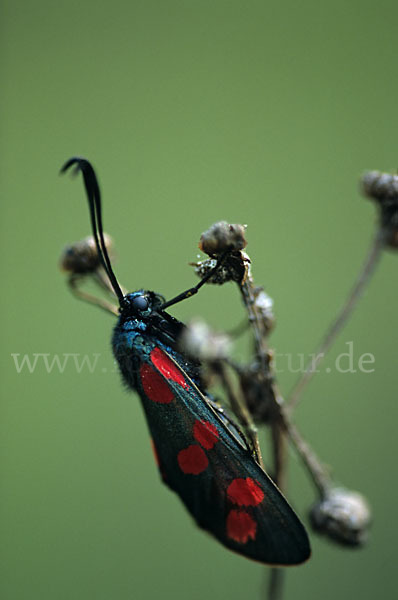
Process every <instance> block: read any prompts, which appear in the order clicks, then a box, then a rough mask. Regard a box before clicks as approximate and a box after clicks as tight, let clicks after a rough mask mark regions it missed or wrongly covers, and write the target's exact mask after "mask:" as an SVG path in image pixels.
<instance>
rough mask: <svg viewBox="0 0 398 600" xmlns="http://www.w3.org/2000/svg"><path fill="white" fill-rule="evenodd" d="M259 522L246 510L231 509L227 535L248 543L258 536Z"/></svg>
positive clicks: (237, 540) (242, 542) (236, 540)
mask: <svg viewBox="0 0 398 600" xmlns="http://www.w3.org/2000/svg"><path fill="white" fill-rule="evenodd" d="M256 531H257V523H256V522H255V520H254V519H253V517H251V516H250V515H249V514H248V513H247V512H246V511H245V510H235V509H233V510H231V511H230V513H229V514H228V517H227V536H228V537H229V538H230V539H232V540H235V542H239V543H241V544H246V543H247V542H248V541H249V540H250V539H252V540H254V539H255V538H256Z"/></svg>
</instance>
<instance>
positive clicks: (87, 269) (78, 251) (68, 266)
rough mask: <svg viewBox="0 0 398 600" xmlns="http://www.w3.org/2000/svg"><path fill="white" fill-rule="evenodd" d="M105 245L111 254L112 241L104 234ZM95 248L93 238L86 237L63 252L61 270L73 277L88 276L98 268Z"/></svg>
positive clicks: (98, 262)
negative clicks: (73, 275)
mask: <svg viewBox="0 0 398 600" xmlns="http://www.w3.org/2000/svg"><path fill="white" fill-rule="evenodd" d="M104 239H105V245H106V248H107V250H108V253H109V254H110V255H111V254H112V249H113V240H112V238H111V236H110V235H108V234H107V233H104ZM100 264H101V263H100V259H99V257H98V252H97V248H96V245H95V240H94V238H93V236H91V235H90V236H87V237H85V238H84V239H82V240H79V241H78V242H74V243H73V244H71V245H70V246H66V248H65V249H64V250H63V252H62V255H61V260H60V266H61V269H62V270H64V271H68V272H69V273H72V274H75V275H88V274H89V273H93V272H94V271H96V270H97V269H98V267H99V266H100Z"/></svg>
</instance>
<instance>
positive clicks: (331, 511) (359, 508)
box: [310, 488, 371, 546]
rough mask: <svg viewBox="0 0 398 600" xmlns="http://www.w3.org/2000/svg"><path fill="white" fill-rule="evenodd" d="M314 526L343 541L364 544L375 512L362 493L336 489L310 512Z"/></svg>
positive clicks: (341, 542)
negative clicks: (372, 514)
mask: <svg viewBox="0 0 398 600" xmlns="http://www.w3.org/2000/svg"><path fill="white" fill-rule="evenodd" d="M310 519H311V523H312V526H313V527H314V529H316V530H317V531H318V532H320V533H323V534H325V535H327V536H328V537H330V538H332V539H333V540H335V541H337V542H339V543H340V544H344V545H348V546H362V545H364V544H365V543H366V541H367V538H368V530H369V526H370V521H371V511H370V507H369V505H368V503H367V501H366V499H365V498H364V497H363V496H362V495H361V494H359V493H358V492H353V491H350V490H346V489H343V488H333V489H331V490H330V491H329V492H328V493H327V494H326V496H325V497H324V498H323V499H322V500H320V501H319V502H317V503H316V504H315V505H314V506H313V507H312V508H311V511H310Z"/></svg>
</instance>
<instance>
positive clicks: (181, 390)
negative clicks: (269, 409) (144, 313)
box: [138, 347, 310, 565]
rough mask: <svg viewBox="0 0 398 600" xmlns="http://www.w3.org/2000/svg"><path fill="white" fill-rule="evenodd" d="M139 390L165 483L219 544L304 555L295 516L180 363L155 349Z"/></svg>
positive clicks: (246, 551) (280, 560) (272, 556)
mask: <svg viewBox="0 0 398 600" xmlns="http://www.w3.org/2000/svg"><path fill="white" fill-rule="evenodd" d="M138 392H139V394H140V396H141V399H142V402H143V405H144V409H145V413H146V417H147V421H148V425H149V429H150V431H151V435H152V439H153V442H154V446H155V449H156V454H157V457H158V463H159V469H160V472H161V475H162V478H163V480H164V482H165V483H166V484H167V485H168V486H169V487H170V488H171V489H172V490H173V491H174V492H176V493H177V494H178V495H179V496H180V498H181V500H182V501H183V503H184V504H185V506H186V507H187V509H188V510H189V512H190V513H191V514H192V516H193V517H194V519H195V521H196V522H197V524H198V525H199V526H200V527H202V528H203V529H205V530H206V531H208V532H210V533H211V534H212V535H214V536H215V537H216V538H217V539H218V540H219V541H220V542H221V543H222V544H224V545H225V546H226V547H228V548H230V549H231V550H234V551H235V552H238V553H240V554H243V555H244V556H247V557H249V558H252V559H254V560H258V561H260V562H264V563H268V564H276V565H293V564H299V563H301V562H304V561H305V560H307V559H308V558H309V556H310V546H309V540H308V536H307V533H306V531H305V529H304V526H303V525H302V523H301V521H300V520H299V518H298V517H297V515H296V514H295V512H294V511H293V509H292V508H291V507H290V505H289V504H288V502H287V500H286V499H285V498H284V496H283V495H282V494H281V492H280V491H279V490H278V488H277V487H276V486H275V484H274V483H273V482H272V480H271V479H270V477H269V476H268V475H267V474H266V473H265V472H264V471H263V469H261V467H260V466H259V465H258V464H257V463H256V462H255V460H254V459H253V458H252V456H251V454H250V452H249V451H248V450H247V448H245V447H244V445H243V444H242V443H241V442H240V441H239V440H238V439H237V437H236V436H235V435H234V434H233V432H232V431H231V429H230V428H229V427H228V426H227V425H226V423H225V422H223V420H222V419H221V418H220V416H219V414H218V413H217V411H216V410H215V409H214V408H213V407H212V406H211V404H210V403H209V402H208V400H207V399H206V397H205V396H204V395H203V394H202V392H201V391H200V390H199V389H198V388H197V386H196V385H195V384H194V383H193V382H192V380H190V379H189V378H188V376H187V375H186V373H185V371H184V370H183V369H182V367H181V366H180V365H179V364H178V363H177V362H176V361H175V360H174V359H173V358H172V357H171V356H170V355H169V354H168V353H167V352H165V351H164V350H161V349H159V348H158V347H156V348H155V349H154V350H153V351H152V352H151V354H150V360H149V361H148V362H144V363H142V365H141V367H140V377H139V385H138Z"/></svg>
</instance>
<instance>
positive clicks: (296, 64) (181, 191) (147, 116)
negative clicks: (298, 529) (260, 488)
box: [0, 0, 398, 600]
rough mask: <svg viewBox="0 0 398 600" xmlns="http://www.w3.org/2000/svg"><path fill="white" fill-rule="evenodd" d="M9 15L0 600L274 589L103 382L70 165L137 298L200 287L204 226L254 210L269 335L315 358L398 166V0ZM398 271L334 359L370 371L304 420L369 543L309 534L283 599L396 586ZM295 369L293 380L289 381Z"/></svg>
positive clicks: (100, 319)
mask: <svg viewBox="0 0 398 600" xmlns="http://www.w3.org/2000/svg"><path fill="white" fill-rule="evenodd" d="M1 13H2V14H1V25H0V27H1V42H0V44H1V94H0V103H1V157H0V169H1V173H0V186H1V201H2V220H1V236H0V239H1V256H2V265H3V271H2V283H3V285H2V294H1V302H2V310H1V315H2V335H1V338H2V355H1V356H2V370H1V387H2V391H3V394H2V396H3V400H2V408H1V412H2V418H1V437H0V439H1V446H2V449H1V460H2V471H3V473H2V491H1V496H0V507H1V535H0V540H1V542H0V544H1V559H0V565H1V566H0V568H1V573H0V592H1V597H2V599H4V600H25V599H26V600H28V599H29V600H36V599H37V600H38V599H40V600H50V599H51V600H53V599H59V600H94V599H95V600H110V599H112V600H127V599H130V598H139V599H153V598H157V597H161V598H173V599H176V600H177V599H186V598H190V599H194V600H197V599H202V598H206V599H209V598H219V597H228V598H230V599H231V600H232V599H240V598H260V597H264V594H263V592H262V585H263V571H264V569H263V567H262V566H261V565H258V564H256V563H254V562H250V561H248V560H245V559H244V558H241V557H239V556H237V555H234V554H233V553H230V552H228V551H227V550H225V549H224V548H223V547H222V546H220V545H218V544H217V543H216V542H215V541H213V540H212V539H211V538H210V537H209V536H207V535H205V534H204V533H202V532H200V531H199V530H198V529H197V528H196V527H195V525H194V524H193V523H192V521H191V519H190V517H189V516H188V514H187V513H186V511H185V510H184V509H183V507H182V506H181V504H180V502H179V501H178V499H177V498H176V497H175V496H174V495H173V494H171V493H170V492H169V491H168V490H167V489H166V488H165V487H164V486H162V485H161V484H160V481H159V477H158V474H157V472H156V468H155V466H154V464H153V458H152V454H151V450H150V447H149V442H148V434H147V430H146V424H145V422H144V419H143V414H142V412H141V408H140V406H139V401H138V398H137V397H136V396H135V395H134V394H131V393H128V392H126V391H125V390H123V388H122V386H121V383H120V380H119V376H118V374H117V373H116V372H112V371H113V370H114V369H113V363H112V357H111V352H110V344H109V337H110V332H111V327H112V324H113V320H112V317H110V316H107V315H105V314H103V313H101V311H99V310H96V309H94V308H92V307H90V306H88V305H85V304H83V303H78V302H76V301H75V300H74V299H73V298H72V297H71V296H70V294H69V293H68V291H67V289H66V287H65V283H64V280H63V276H62V274H61V273H60V271H59V269H58V265H57V262H58V257H59V255H60V253H61V250H62V248H63V246H64V245H65V244H66V243H67V242H72V241H74V240H77V239H79V238H81V237H83V236H84V235H87V234H88V233H89V224H88V214H87V207H86V205H85V199H84V195H83V188H82V183H81V181H80V180H79V181H71V180H70V178H69V177H64V178H62V179H61V178H60V177H58V171H59V168H60V166H61V165H62V163H63V162H64V161H65V160H66V159H67V158H69V157H70V156H72V155H74V154H79V155H82V156H87V157H88V158H90V159H91V160H92V161H93V163H94V164H95V166H96V168H97V172H98V173H99V177H100V181H101V184H102V191H103V196H104V206H105V227H106V230H107V231H108V232H110V233H111V234H112V235H113V236H114V238H115V240H116V245H117V252H118V262H117V264H116V267H115V268H116V271H117V274H118V276H119V278H120V279H121V281H123V282H124V284H125V285H126V286H128V287H129V288H131V289H137V288H139V287H141V286H142V287H147V288H150V289H155V290H156V291H158V292H161V293H163V294H164V295H165V296H167V297H171V296H172V295H175V294H176V293H177V292H179V291H181V290H182V289H184V288H186V287H188V286H190V285H191V283H192V282H193V281H194V275H193V273H192V272H191V269H190V267H188V266H187V263H188V262H189V261H192V260H195V257H196V256H197V253H198V249H197V241H198V239H199V236H200V233H201V232H202V231H203V230H204V229H205V228H207V227H208V226H209V225H210V224H211V223H213V222H214V221H216V220H219V219H227V220H229V221H230V222H243V223H247V224H248V233H247V235H248V239H249V246H248V251H249V253H250V255H251V257H252V260H253V266H254V275H255V277H256V282H257V283H258V284H260V283H261V284H264V285H265V286H266V289H267V291H268V292H269V293H270V294H271V295H272V296H273V298H274V300H275V303H276V313H277V318H278V327H277V329H276V331H275V333H274V335H273V337H272V344H273V345H274V347H275V348H276V349H277V351H278V352H281V353H292V354H293V355H296V354H297V353H300V352H304V353H308V352H310V351H312V349H313V348H314V345H315V344H316V343H317V341H318V339H319V337H320V335H321V332H322V331H323V330H324V328H325V327H326V326H327V324H328V323H329V321H330V319H331V318H332V316H333V314H335V313H336V311H337V310H338V308H339V306H340V305H341V302H342V300H343V298H344V297H345V295H346V293H347V292H348V290H349V288H350V286H351V284H352V282H353V279H354V277H355V275H356V273H357V272H358V269H359V266H360V265H361V263H362V261H363V258H364V256H365V253H366V251H367V248H368V246H369V244H370V240H371V238H372V236H373V231H374V227H375V210H374V207H373V206H372V205H371V203H370V202H368V201H366V200H364V199H363V198H362V197H361V195H360V193H359V191H358V178H359V176H360V174H361V173H362V171H363V170H365V169H382V170H390V171H392V170H394V169H395V168H396V166H397V160H398V154H397V152H398V146H397V119H398V113H397V106H398V104H397V96H398V78H397V17H398V5H397V3H396V1H395V0H390V1H388V0H384V1H383V0H381V1H379V2H371V1H363V0H361V1H359V0H356V1H348V2H347V0H345V1H344V2H343V1H341V0H338V1H334V2H330V1H329V2H322V1H321V2H319V0H318V1H317V2H315V1H313V0H312V1H309V2H297V1H296V2H293V1H292V0H287V1H286V2H265V1H263V2H259V1H254V0H249V1H245V2H244V1H239V2H237V1H234V0H230V1H222V0H212V1H208V0H200V1H188V0H185V1H176V0H164V1H161V0H153V1H151V0H145V1H144V0H143V1H134V0H133V1H130V2H127V1H125V0H115V1H113V2H112V3H111V2H108V3H107V2H104V1H99V2H84V1H83V2H82V1H81V0H80V1H79V2H77V1H76V0H70V1H68V2H65V1H61V2H50V1H43V0H37V1H36V2H27V1H17V0H13V1H12V2H11V1H10V0H3V2H2V6H1ZM396 261H397V256H394V255H393V253H385V255H384V256H383V258H382V261H381V264H380V268H379V269H378V271H377V273H376V275H375V277H374V280H373V281H372V284H371V286H370V289H369V290H368V292H367V293H366V295H365V297H364V298H363V300H362V302H361V304H360V307H359V309H358V311H357V312H356V314H355V315H354V317H353V318H352V320H351V321H350V323H349V326H348V327H347V329H346V330H345V331H344V333H343V334H342V335H340V336H339V338H338V341H337V343H336V345H335V347H334V350H333V352H332V354H331V356H330V358H329V360H328V361H327V363H326V364H325V367H327V366H329V367H333V361H334V359H335V357H336V356H337V354H338V353H341V352H343V351H345V350H346V345H345V344H346V342H347V341H350V340H352V341H353V342H354V353H355V356H356V357H359V356H360V355H361V354H363V353H365V352H372V353H373V354H374V356H375V358H376V363H375V372H374V373H372V374H364V373H355V374H342V373H338V372H336V371H335V369H332V372H331V373H326V372H325V371H324V372H323V373H322V374H320V375H319V376H318V377H317V378H316V379H315V380H314V382H313V384H312V385H311V387H310V388H309V389H308V392H307V394H306V399H305V402H303V404H302V405H301V406H300V408H299V410H298V412H297V421H298V423H299V424H300V426H301V429H302V431H303V433H304V434H305V436H306V437H307V438H308V439H309V440H311V442H312V443H313V445H314V446H315V447H316V448H317V450H318V451H319V454H320V456H321V457H322V458H323V460H324V461H325V462H327V463H328V464H330V465H331V467H332V469H333V472H334V474H335V477H336V479H337V480H338V481H340V482H342V483H344V484H345V485H347V486H348V487H350V488H353V489H359V490H361V491H362V492H363V493H365V494H366V496H367V497H368V498H369V500H370V502H371V504H372V506H373V509H374V524H373V528H372V535H371V540H370V543H369V545H368V546H367V547H366V548H365V549H362V550H357V551H352V550H347V549H340V548H338V547H335V546H332V545H331V544H329V543H327V542H326V541H324V540H323V539H321V538H319V537H317V536H315V535H312V544H313V557H312V559H311V561H310V562H309V563H308V564H306V565H305V566H303V567H299V568H294V569H291V570H290V571H289V574H288V580H287V588H286V598H294V599H295V600H299V599H301V598H323V600H327V599H331V598H335V597H338V598H340V599H341V600H343V599H346V598H351V597H352V596H355V597H360V598H362V599H365V598H366V599H373V598H375V597H376V596H377V595H379V594H382V595H383V597H384V598H390V597H392V596H393V595H394V591H395V586H396V556H397V553H396V546H397V542H396V539H397V533H398V531H397V519H396V510H397V500H398V498H397V496H398V494H397V484H396V480H395V475H394V474H395V473H396V450H395V448H396V441H395V440H396V423H397V416H398V415H397V405H396V388H397V358H396V341H397V335H396V334H397V315H396V297H397V291H398V288H397V276H396V270H397V263H396ZM172 314H174V315H175V316H177V317H179V318H181V319H183V320H187V319H189V317H191V316H193V315H201V316H203V317H204V318H205V319H206V320H208V321H209V322H210V323H211V324H213V325H214V326H216V327H218V328H229V327H231V326H234V325H236V324H237V323H238V322H240V319H241V318H242V315H243V311H242V308H241V306H240V301H239V298H238V295H237V293H236V290H235V289H234V288H233V287H232V286H224V287H223V288H213V287H206V289H205V290H204V291H202V292H201V294H199V296H197V297H196V298H195V299H192V300H191V301H189V302H186V303H183V304H181V305H179V306H176V307H175V308H173V311H172ZM242 352H243V350H242ZM11 353H20V354H25V353H29V354H32V353H49V354H50V355H51V356H53V354H54V353H58V354H61V355H62V354H63V353H80V354H81V355H83V354H89V355H90V356H91V355H92V354H93V353H99V354H100V358H99V367H98V369H96V371H95V373H93V374H90V373H88V372H87V370H85V371H83V372H82V373H80V374H79V373H77V372H76V370H75V369H74V368H73V367H72V366H68V368H66V369H65V372H64V373H59V372H56V370H54V371H53V372H51V373H46V370H45V368H44V365H43V363H42V362H41V363H39V365H38V366H37V368H36V369H35V371H34V372H33V373H32V374H30V373H29V372H26V370H25V371H23V372H21V373H20V374H18V373H17V372H16V369H15V365H14V361H13V359H12V357H11ZM103 369H106V372H103ZM295 377H296V376H295V375H294V374H292V373H287V372H284V373H281V374H280V384H281V387H282V389H283V390H284V392H285V393H286V392H287V391H288V390H289V388H290V387H291V385H292V383H293V381H294V380H295ZM289 496H290V498H291V500H292V502H293V504H294V505H295V507H296V508H297V510H298V512H299V513H300V514H301V515H302V516H303V518H304V519H305V520H306V512H307V510H308V507H309V505H310V504H311V503H312V501H313V498H314V494H313V489H312V488H311V486H310V483H309V481H308V478H307V475H306V474H305V473H304V472H303V471H302V468H301V466H300V465H299V463H298V461H297V459H296V458H295V456H294V455H293V454H292V462H291V484H290V494H289Z"/></svg>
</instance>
